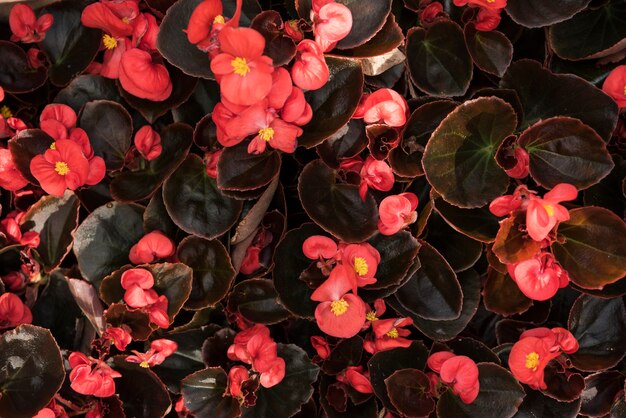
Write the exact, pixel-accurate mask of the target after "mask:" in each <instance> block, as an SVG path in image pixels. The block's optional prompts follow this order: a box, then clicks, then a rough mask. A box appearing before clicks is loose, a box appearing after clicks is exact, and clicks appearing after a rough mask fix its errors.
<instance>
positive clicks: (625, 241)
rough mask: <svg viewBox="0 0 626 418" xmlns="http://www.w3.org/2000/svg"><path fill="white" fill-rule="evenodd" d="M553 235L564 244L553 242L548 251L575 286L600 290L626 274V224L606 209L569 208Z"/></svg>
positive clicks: (591, 207)
mask: <svg viewBox="0 0 626 418" xmlns="http://www.w3.org/2000/svg"><path fill="white" fill-rule="evenodd" d="M557 232H558V233H559V235H562V236H563V237H564V238H565V241H564V242H559V241H556V242H554V243H553V244H552V252H553V253H554V256H555V257H556V259H557V260H558V261H559V263H561V265H562V266H563V268H564V269H565V270H566V271H567V272H568V274H569V277H570V280H571V281H572V282H574V283H575V284H577V285H578V286H580V287H583V288H586V289H602V287H604V286H605V285H607V284H610V283H614V282H616V281H617V280H619V279H620V278H622V277H623V276H624V274H626V224H625V223H624V221H623V220H622V219H620V218H619V217H618V216H617V215H615V214H614V213H613V212H611V211H610V210H608V209H604V208H597V207H593V206H590V207H584V208H578V209H573V210H571V211H570V219H569V220H568V221H565V222H562V223H560V224H559V227H558V229H557Z"/></svg>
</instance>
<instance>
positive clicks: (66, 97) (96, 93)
mask: <svg viewBox="0 0 626 418" xmlns="http://www.w3.org/2000/svg"><path fill="white" fill-rule="evenodd" d="M94 100H110V101H112V102H116V103H119V102H120V101H121V100H122V98H121V97H120V92H119V91H118V89H117V86H116V85H115V81H114V80H111V79H109V78H104V77H102V76H99V75H92V74H83V75H79V76H78V77H76V78H74V79H73V80H72V81H71V82H70V84H68V85H67V87H65V88H64V89H63V90H61V91H60V92H59V93H58V94H57V95H56V97H55V98H54V102H55V103H63V104H66V105H68V106H69V107H71V108H72V109H74V112H76V113H78V112H80V109H82V108H83V106H84V105H85V104H86V103H87V102H91V101H94Z"/></svg>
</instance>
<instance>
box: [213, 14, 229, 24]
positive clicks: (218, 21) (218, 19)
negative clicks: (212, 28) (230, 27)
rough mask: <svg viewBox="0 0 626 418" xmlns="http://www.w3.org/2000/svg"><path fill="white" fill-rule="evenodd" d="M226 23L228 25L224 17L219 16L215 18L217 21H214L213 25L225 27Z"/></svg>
mask: <svg viewBox="0 0 626 418" xmlns="http://www.w3.org/2000/svg"><path fill="white" fill-rule="evenodd" d="M224 23H226V21H225V20H224V16H222V15H217V16H215V19H213V24H214V25H215V24H220V25H223V24H224Z"/></svg>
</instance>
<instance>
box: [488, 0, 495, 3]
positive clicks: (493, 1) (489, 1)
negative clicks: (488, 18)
mask: <svg viewBox="0 0 626 418" xmlns="http://www.w3.org/2000/svg"><path fill="white" fill-rule="evenodd" d="M495 2H496V0H487V3H495Z"/></svg>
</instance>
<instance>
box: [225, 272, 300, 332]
mask: <svg viewBox="0 0 626 418" xmlns="http://www.w3.org/2000/svg"><path fill="white" fill-rule="evenodd" d="M228 308H229V310H231V312H238V313H239V314H241V316H243V317H244V318H245V319H247V320H248V321H251V322H254V323H255V324H275V323H277V322H280V321H283V320H285V319H287V318H289V316H290V315H291V314H290V313H289V311H288V310H287V309H286V308H285V307H283V306H282V305H281V304H280V303H279V302H278V293H277V292H276V289H274V285H273V284H272V281H271V280H268V279H250V280H244V281H243V282H240V283H238V284H237V285H236V286H235V287H234V288H233V290H232V292H231V294H230V296H229V298H228Z"/></svg>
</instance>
